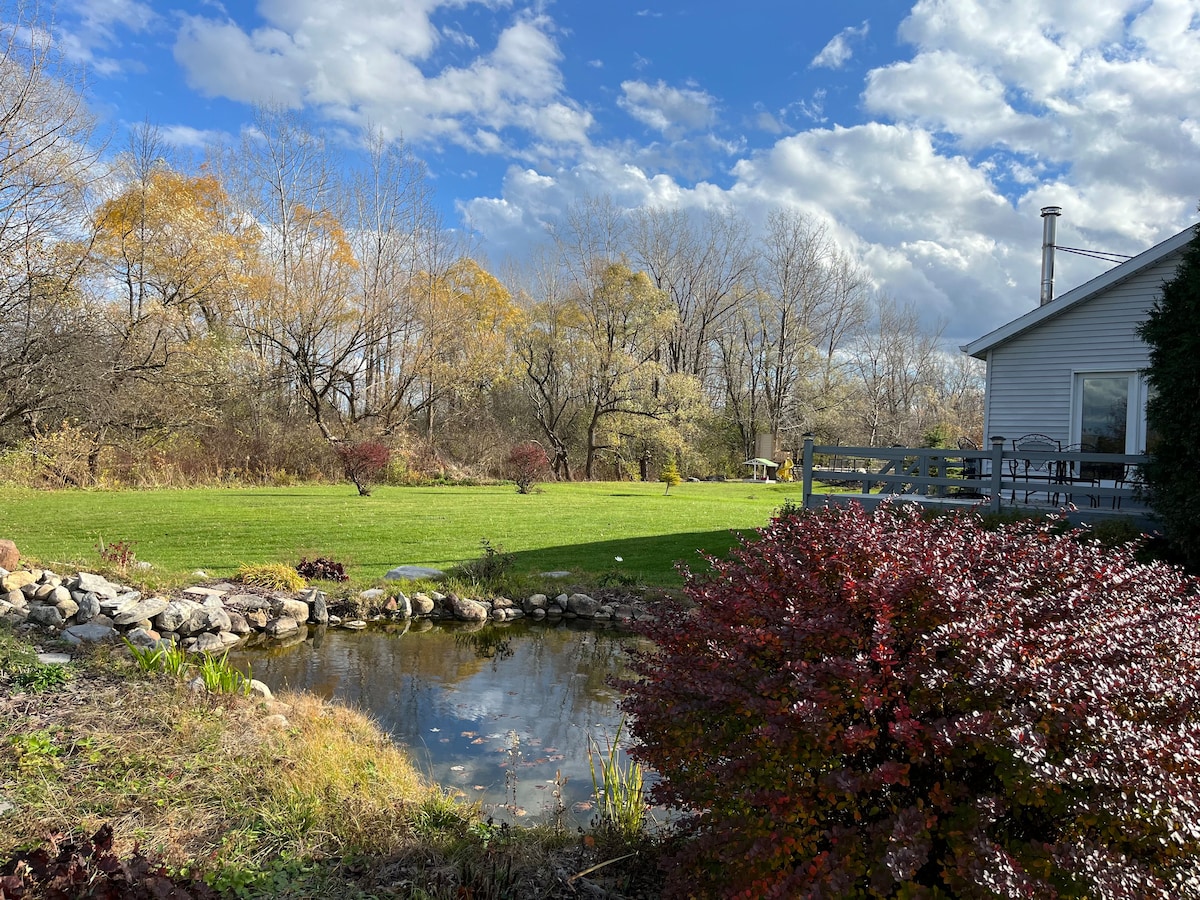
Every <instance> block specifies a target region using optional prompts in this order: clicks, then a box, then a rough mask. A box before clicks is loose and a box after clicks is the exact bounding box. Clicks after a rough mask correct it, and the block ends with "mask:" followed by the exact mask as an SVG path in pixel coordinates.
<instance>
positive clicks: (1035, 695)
mask: <svg viewBox="0 0 1200 900" xmlns="http://www.w3.org/2000/svg"><path fill="white" fill-rule="evenodd" d="M712 565H713V569H712V571H711V572H710V573H708V574H705V575H690V574H689V575H688V576H687V586H686V590H685V593H686V599H685V600H683V601H679V602H676V603H674V604H673V605H670V606H669V607H668V608H667V609H665V610H664V612H663V614H662V615H661V616H660V618H659V620H658V622H657V623H655V624H654V625H653V626H647V634H648V635H649V636H651V637H652V638H653V639H654V641H655V642H656V645H657V648H656V649H655V650H654V651H649V652H643V653H640V654H638V655H637V657H636V659H635V664H634V669H635V672H636V674H637V676H638V677H637V678H635V679H632V680H630V681H629V682H628V683H627V684H626V685H625V687H626V689H627V690H628V698H627V700H626V702H625V707H626V710H627V711H628V712H629V713H630V714H631V715H632V717H633V720H632V723H631V724H632V730H633V732H634V734H635V735H636V736H637V737H638V738H639V739H640V741H641V744H640V747H639V748H638V749H637V750H635V755H636V756H637V758H638V759H639V761H641V762H643V763H645V764H647V765H649V766H652V767H653V768H654V769H655V770H656V771H657V772H658V773H659V775H660V776H661V781H660V782H659V783H658V784H657V785H656V786H655V788H654V790H653V795H654V799H655V800H656V801H658V802H661V803H665V804H668V805H671V806H677V807H680V808H682V809H683V810H685V811H686V812H688V813H690V817H689V818H687V819H686V820H685V821H684V824H683V826H682V831H683V833H684V835H685V837H686V838H687V840H686V841H685V842H684V843H683V844H681V849H680V850H679V851H678V853H676V854H675V855H674V856H673V857H672V858H671V859H670V860H669V866H670V869H669V875H668V879H669V885H668V895H669V896H677V897H682V896H703V897H743V898H756V900H757V898H763V897H800V896H804V897H850V896H854V897H860V896H861V897H913V898H915V897H945V896H954V897H977V896H979V897H982V896H988V897H992V896H999V897H1030V898H1039V900H1041V898H1059V897H1111V898H1118V897H1122V898H1130V900H1132V898H1138V900H1144V898H1151V897H1160V898H1180V897H1200V862H1198V861H1200V690H1198V686H1200V601H1198V600H1197V585H1196V583H1195V582H1193V581H1192V580H1190V579H1189V578H1188V577H1187V576H1185V575H1184V574H1182V573H1181V572H1180V571H1178V570H1176V569H1173V568H1170V567H1168V566H1165V565H1162V564H1149V565H1144V564H1139V563H1138V562H1136V561H1135V559H1134V556H1133V548H1132V547H1129V546H1122V547H1118V548H1116V549H1109V550H1104V549H1102V548H1101V546H1100V544H1099V543H1098V542H1097V541H1094V540H1090V539H1089V538H1088V537H1087V533H1086V532H1069V531H1067V530H1066V528H1065V523H1063V522H1061V521H1058V520H1050V519H1047V520H1043V521H1041V522H1026V523H1018V524H1012V525H1006V526H1004V527H1001V528H999V529H998V530H994V531H989V530H986V529H985V528H984V527H983V524H982V522H981V520H980V519H979V518H978V517H975V516H971V515H964V516H958V517H925V516H923V515H922V514H921V513H920V512H919V511H917V510H914V509H910V508H900V507H888V506H884V507H882V508H881V509H879V510H878V511H876V512H874V513H867V512H864V511H863V510H862V509H861V508H857V507H852V508H849V509H842V510H838V509H823V510H816V511H812V512H801V513H796V514H791V515H786V516H783V517H780V518H777V519H775V520H773V521H772V522H771V523H770V525H768V526H767V527H766V528H765V529H762V530H761V531H760V533H759V534H758V535H757V536H755V537H752V538H747V539H744V540H743V541H742V543H741V546H740V548H739V549H737V550H735V551H734V553H733V554H732V555H731V556H730V558H728V559H726V560H713V561H712ZM651 627H652V631H651Z"/></svg>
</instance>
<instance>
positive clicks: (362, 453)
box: [336, 441, 391, 497]
mask: <svg viewBox="0 0 1200 900" xmlns="http://www.w3.org/2000/svg"><path fill="white" fill-rule="evenodd" d="M336 450H337V455H338V459H340V460H341V461H342V468H343V469H344V470H345V472H346V477H347V478H349V479H350V480H351V481H352V482H354V486H355V487H356V488H358V493H359V495H360V496H363V497H368V496H370V494H371V488H372V486H374V484H375V479H376V478H378V477H379V473H380V472H382V471H383V470H384V468H385V467H386V466H387V464H388V459H389V458H390V457H391V451H390V450H389V449H388V448H387V447H385V446H384V445H383V444H381V443H379V442H378V441H358V442H356V443H345V444H338V446H337V448H336Z"/></svg>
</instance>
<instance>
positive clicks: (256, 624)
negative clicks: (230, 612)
mask: <svg viewBox="0 0 1200 900" xmlns="http://www.w3.org/2000/svg"><path fill="white" fill-rule="evenodd" d="M270 619H271V617H270V616H269V615H267V611H266V610H265V609H254V610H251V611H250V612H248V613H246V624H247V625H249V626H250V627H251V628H253V629H255V630H256V631H262V630H263V629H264V628H266V627H267V622H269V621H270Z"/></svg>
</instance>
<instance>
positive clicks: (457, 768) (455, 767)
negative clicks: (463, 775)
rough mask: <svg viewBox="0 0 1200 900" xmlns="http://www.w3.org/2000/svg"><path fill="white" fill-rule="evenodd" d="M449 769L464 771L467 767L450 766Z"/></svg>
mask: <svg viewBox="0 0 1200 900" xmlns="http://www.w3.org/2000/svg"><path fill="white" fill-rule="evenodd" d="M450 771H451V772H465V771H467V767H466V766H451V767H450Z"/></svg>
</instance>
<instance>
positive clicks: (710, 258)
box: [631, 208, 754, 396]
mask: <svg viewBox="0 0 1200 900" xmlns="http://www.w3.org/2000/svg"><path fill="white" fill-rule="evenodd" d="M748 234H749V229H748V228H747V227H746V224H745V222H743V221H741V220H740V219H739V218H738V217H737V216H735V215H734V214H732V213H727V212H716V211H714V212H710V213H708V214H706V215H705V216H704V217H703V218H702V219H701V220H700V221H699V222H696V221H695V220H694V219H693V217H691V216H689V214H688V213H687V212H685V211H684V210H680V209H671V210H667V209H662V208H657V209H648V210H641V211H639V212H637V213H636V214H635V215H634V217H633V227H632V231H631V243H632V256H633V261H634V263H635V265H637V266H639V267H640V268H641V269H642V270H643V271H645V272H646V274H647V275H648V276H649V277H650V279H651V281H653V282H654V285H655V287H657V288H658V289H659V290H661V291H663V292H665V293H666V295H667V296H668V297H669V298H670V299H671V302H672V303H673V304H674V306H675V310H676V321H675V326H674V327H673V328H672V329H671V332H670V334H669V335H668V336H667V339H666V345H665V348H664V350H665V353H664V356H663V360H662V362H663V365H664V366H665V368H666V370H667V371H668V372H671V373H683V374H687V375H693V376H695V377H696V378H697V379H699V381H700V383H701V384H702V385H704V386H705V387H706V388H712V387H713V385H712V380H713V375H714V366H715V365H716V362H717V352H716V340H717V338H718V336H719V333H720V329H721V328H722V327H723V326H724V324H725V322H726V320H727V319H728V317H729V315H730V314H731V313H732V312H733V311H734V310H735V309H737V308H738V306H739V305H740V304H742V303H744V302H745V301H746V298H747V297H748V295H749V293H750V291H751V288H752V284H751V282H752V277H753V266H754V254H753V252H752V251H751V248H750V244H749V237H748ZM714 395H716V396H719V392H714Z"/></svg>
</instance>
